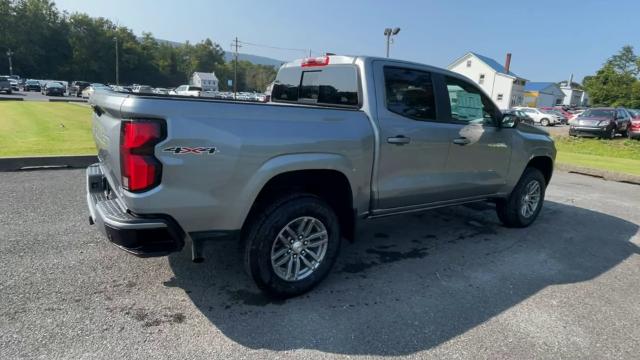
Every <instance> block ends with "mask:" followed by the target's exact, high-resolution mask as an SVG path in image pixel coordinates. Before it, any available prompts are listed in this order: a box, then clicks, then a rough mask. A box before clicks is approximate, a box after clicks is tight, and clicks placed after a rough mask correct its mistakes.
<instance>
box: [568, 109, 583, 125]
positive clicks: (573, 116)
mask: <svg viewBox="0 0 640 360" xmlns="http://www.w3.org/2000/svg"><path fill="white" fill-rule="evenodd" d="M583 112H585V110H584V109H577V110H574V111H573V112H572V114H571V116H570V117H569V124H571V123H573V121H574V120H575V119H577V118H578V116H580V115H581V114H582V113H583Z"/></svg>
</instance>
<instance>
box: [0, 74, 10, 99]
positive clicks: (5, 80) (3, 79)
mask: <svg viewBox="0 0 640 360" xmlns="http://www.w3.org/2000/svg"><path fill="white" fill-rule="evenodd" d="M0 91H4V92H5V93H7V94H9V95H11V93H12V92H13V90H11V82H9V77H8V76H0Z"/></svg>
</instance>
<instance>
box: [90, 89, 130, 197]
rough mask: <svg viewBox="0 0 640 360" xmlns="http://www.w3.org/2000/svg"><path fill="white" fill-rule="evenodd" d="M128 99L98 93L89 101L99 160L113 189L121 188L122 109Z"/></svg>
mask: <svg viewBox="0 0 640 360" xmlns="http://www.w3.org/2000/svg"><path fill="white" fill-rule="evenodd" d="M127 97H128V95H127V94H121V93H116V92H110V91H109V92H107V91H96V92H95V93H94V94H92V96H91V98H90V99H89V103H90V104H91V106H92V107H93V126H92V128H93V139H94V141H95V143H96V148H97V150H98V160H100V166H101V168H102V171H103V172H104V174H105V176H106V177H107V179H108V180H109V183H110V184H111V187H112V188H113V189H119V188H120V123H121V121H122V117H121V113H120V107H121V106H122V103H123V101H124V100H125V99H126V98H127Z"/></svg>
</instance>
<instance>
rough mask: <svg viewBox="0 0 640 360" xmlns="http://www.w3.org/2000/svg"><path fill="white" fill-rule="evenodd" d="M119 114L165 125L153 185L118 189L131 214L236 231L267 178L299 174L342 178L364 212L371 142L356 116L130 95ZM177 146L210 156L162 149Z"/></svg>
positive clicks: (361, 116)
mask: <svg viewBox="0 0 640 360" xmlns="http://www.w3.org/2000/svg"><path fill="white" fill-rule="evenodd" d="M121 116H122V117H123V118H162V119H164V120H165V121H166V123H167V139H166V140H165V141H163V142H161V143H160V144H158V145H157V146H156V150H155V153H156V157H157V158H158V159H159V160H160V161H161V162H162V164H163V172H162V182H161V185H159V186H158V187H157V188H155V189H152V190H150V191H148V192H145V193H142V194H133V193H129V192H126V191H122V190H121V191H122V193H123V195H124V196H123V200H124V202H125V204H126V205H127V207H128V208H129V209H130V210H131V211H133V212H136V213H142V214H144V213H162V214H168V215H170V216H172V217H173V218H175V219H176V220H177V221H178V222H179V223H180V225H181V226H182V227H183V228H184V230H186V231H187V232H194V231H208V230H237V229H240V228H241V226H242V224H243V222H244V220H245V217H246V215H247V214H248V212H249V210H250V208H251V206H252V204H253V201H254V199H255V198H256V196H257V195H258V193H259V191H260V190H261V189H262V187H263V186H264V184H266V183H267V182H268V181H269V179H271V178H272V177H274V176H276V175H278V174H281V173H284V172H288V171H293V170H304V169H334V170H337V171H340V172H342V173H343V174H344V175H345V176H346V177H347V178H348V180H349V182H350V183H351V185H352V193H353V194H352V195H353V199H354V204H355V206H356V208H358V211H366V210H367V209H368V204H369V197H370V180H371V171H372V163H373V144H374V138H373V131H372V127H371V123H370V121H369V119H368V117H367V116H366V114H365V113H364V112H362V111H354V110H341V109H331V108H314V107H302V106H287V105H279V104H249V103H247V104H243V103H238V102H221V101H210V100H209V101H202V100H172V99H161V98H160V99H159V98H151V97H149V98H145V97H136V96H133V97H129V98H127V99H125V100H124V102H123V103H122V107H121ZM177 146H180V147H184V146H188V147H215V148H216V149H217V151H216V153H215V154H175V153H173V152H170V151H164V150H165V149H168V148H172V147H177Z"/></svg>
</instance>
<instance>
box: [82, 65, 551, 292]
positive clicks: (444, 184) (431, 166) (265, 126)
mask: <svg viewBox="0 0 640 360" xmlns="http://www.w3.org/2000/svg"><path fill="white" fill-rule="evenodd" d="M271 95H272V96H271V99H272V100H271V102H270V103H267V104H260V103H242V102H233V101H220V100H212V99H199V98H191V97H180V96H172V95H169V96H166V95H164V96H163V95H135V94H128V93H127V94H125V93H117V92H103V91H97V92H96V93H95V94H93V95H92V97H91V99H90V103H91V104H92V106H93V110H94V116H93V133H94V137H95V142H96V145H97V148H98V158H99V160H100V162H99V163H97V164H94V165H92V166H90V167H89V168H88V169H87V202H88V205H89V211H90V222H91V223H94V222H95V223H97V224H98V225H99V227H100V229H101V230H103V231H104V233H105V234H106V236H107V237H108V239H109V240H110V241H111V242H113V243H114V244H116V245H117V246H119V247H120V248H122V249H124V250H126V251H128V252H130V253H133V254H135V255H139V256H158V255H166V254H168V253H170V252H175V251H180V250H181V249H182V248H183V246H184V244H185V243H189V244H191V247H192V252H193V257H194V260H200V259H201V255H200V253H201V252H200V244H201V243H202V241H204V240H207V239H215V238H220V237H232V238H236V239H238V240H239V241H242V242H243V246H244V255H243V256H244V259H243V261H244V263H245V265H246V269H247V271H248V273H249V275H250V276H251V277H252V278H253V280H254V281H255V283H256V284H257V286H258V287H259V288H260V289H261V290H262V291H264V292H266V293H267V294H269V295H272V296H277V297H289V296H295V295H299V294H301V293H304V292H305V291H308V290H310V289H311V288H313V287H314V286H315V285H316V284H318V283H319V282H320V281H321V280H322V279H323V278H324V277H325V276H327V274H328V273H329V272H330V269H331V267H332V265H333V264H334V262H335V260H336V256H337V255H338V249H339V247H340V241H341V239H343V238H347V239H351V238H353V237H354V234H355V233H356V232H355V229H356V224H358V225H360V224H362V222H363V220H366V219H371V218H377V217H382V216H389V215H396V214H404V213H408V212H416V211H423V210H428V209H433V208H437V207H443V206H450V205H457V204H463V203H468V202H474V201H487V200H488V201H493V202H495V203H496V208H497V213H498V217H499V218H500V220H501V221H502V222H503V223H504V224H505V225H506V226H509V227H526V226H528V225H529V224H531V223H532V222H533V221H534V220H535V219H536V217H537V216H538V213H539V212H540V210H541V209H542V205H543V201H544V195H545V188H546V186H547V184H548V183H549V180H550V179H551V174H552V172H553V163H554V160H555V155H556V151H555V147H554V144H553V141H552V140H551V138H550V137H549V136H548V135H547V133H546V132H544V131H542V130H538V129H536V128H534V127H532V126H528V125H526V124H519V123H518V121H517V119H515V118H513V117H511V116H510V115H502V114H501V112H500V111H499V110H498V108H497V107H496V106H495V104H494V103H493V102H492V101H491V99H490V98H489V97H488V96H487V95H486V94H485V93H483V92H482V90H480V89H479V88H478V87H477V86H476V85H474V84H473V83H472V82H471V81H469V79H467V78H465V77H463V76H460V75H458V74H455V73H452V72H449V71H446V70H443V69H439V68H435V67H431V66H426V65H421V64H416V63H410V62H405V61H398V60H390V59H382V58H373V57H350V56H326V57H320V58H310V59H304V60H298V61H294V62H292V63H288V64H285V65H283V66H282V67H281V69H280V70H279V72H278V75H277V78H276V80H275V83H274V86H273V90H272V94H271Z"/></svg>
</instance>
